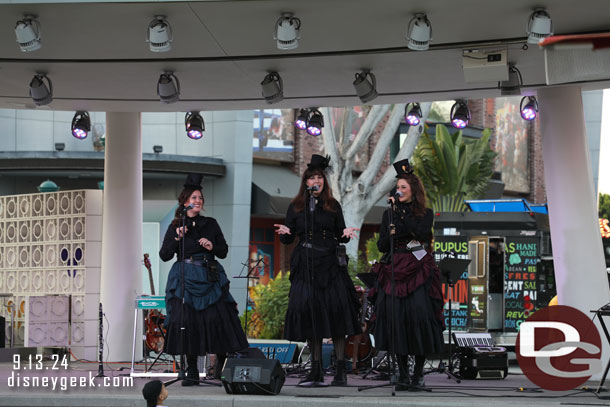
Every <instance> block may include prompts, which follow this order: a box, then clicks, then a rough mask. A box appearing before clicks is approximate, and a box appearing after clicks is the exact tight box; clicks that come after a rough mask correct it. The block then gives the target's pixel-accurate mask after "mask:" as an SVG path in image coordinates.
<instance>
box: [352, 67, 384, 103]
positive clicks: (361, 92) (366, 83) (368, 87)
mask: <svg viewBox="0 0 610 407" xmlns="http://www.w3.org/2000/svg"><path fill="white" fill-rule="evenodd" d="M367 77H368V78H370V80H369V79H367ZM354 88H356V94H357V95H358V97H359V98H360V101H361V102H362V103H368V102H370V101H371V100H373V99H375V98H376V97H377V96H378V94H377V81H376V80H375V75H373V73H372V72H369V71H362V72H360V73H357V74H356V79H355V80H354Z"/></svg>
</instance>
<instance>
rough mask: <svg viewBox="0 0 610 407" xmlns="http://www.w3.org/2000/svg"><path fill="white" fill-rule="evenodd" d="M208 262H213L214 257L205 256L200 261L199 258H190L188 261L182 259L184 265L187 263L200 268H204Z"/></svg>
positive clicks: (211, 255)
mask: <svg viewBox="0 0 610 407" xmlns="http://www.w3.org/2000/svg"><path fill="white" fill-rule="evenodd" d="M208 260H214V255H213V254H210V255H209V256H205V257H204V258H202V259H200V258H196V259H193V258H192V257H191V258H188V259H184V260H183V261H184V262H185V263H187V264H192V265H194V266H200V267H202V266H206V265H207V264H208Z"/></svg>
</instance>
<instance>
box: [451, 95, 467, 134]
mask: <svg viewBox="0 0 610 407" xmlns="http://www.w3.org/2000/svg"><path fill="white" fill-rule="evenodd" d="M450 117H451V125H452V126H453V127H455V128H456V129H463V128H464V127H466V126H468V122H469V121H470V109H468V105H467V104H466V101H464V100H458V101H456V102H455V103H454V104H453V106H451V115H450Z"/></svg>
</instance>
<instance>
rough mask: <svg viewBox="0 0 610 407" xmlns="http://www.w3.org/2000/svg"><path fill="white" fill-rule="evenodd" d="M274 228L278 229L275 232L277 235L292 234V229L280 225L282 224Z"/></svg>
mask: <svg viewBox="0 0 610 407" xmlns="http://www.w3.org/2000/svg"><path fill="white" fill-rule="evenodd" d="M273 226H274V227H276V228H277V229H276V230H275V233H277V234H278V235H289V234H290V228H289V227H288V226H286V225H280V224H277V223H276V224H274V225H273Z"/></svg>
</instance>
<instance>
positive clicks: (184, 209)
mask: <svg viewBox="0 0 610 407" xmlns="http://www.w3.org/2000/svg"><path fill="white" fill-rule="evenodd" d="M194 207H195V205H193V204H188V206H185V207H184V208H182V212H186V211H188V210H189V209H193V208H194Z"/></svg>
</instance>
